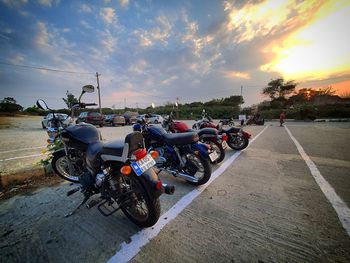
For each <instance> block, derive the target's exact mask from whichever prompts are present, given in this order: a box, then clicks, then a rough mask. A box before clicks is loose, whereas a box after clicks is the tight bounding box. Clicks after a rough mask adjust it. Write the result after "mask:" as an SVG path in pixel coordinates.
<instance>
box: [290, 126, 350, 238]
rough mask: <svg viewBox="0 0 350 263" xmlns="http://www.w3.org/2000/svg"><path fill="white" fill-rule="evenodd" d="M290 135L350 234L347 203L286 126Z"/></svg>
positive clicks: (349, 210)
mask: <svg viewBox="0 0 350 263" xmlns="http://www.w3.org/2000/svg"><path fill="white" fill-rule="evenodd" d="M284 127H285V128H286V130H287V132H288V134H289V136H290V138H291V139H292V140H293V142H294V143H295V145H296V147H297V149H298V151H299V153H300V155H301V157H303V159H304V161H305V163H306V164H307V166H308V167H309V169H310V172H311V174H312V176H313V177H314V179H315V181H316V183H317V184H318V186H319V187H320V188H321V190H322V192H323V194H324V195H325V196H326V198H327V199H328V201H329V202H330V203H331V205H332V206H333V208H334V210H335V212H336V213H337V215H338V217H339V220H340V222H341V224H342V225H343V227H344V229H345V230H346V232H347V233H348V235H349V236H350V209H349V207H348V206H347V205H346V203H345V202H344V201H343V200H342V199H341V198H340V197H339V196H338V195H337V194H336V192H335V191H334V189H333V187H332V186H331V185H330V184H329V183H328V182H327V181H326V180H325V179H324V177H323V176H322V174H321V173H320V171H319V170H318V169H317V166H316V165H315V163H314V162H313V161H312V160H311V159H310V157H309V156H308V155H307V154H306V153H305V151H304V149H303V147H301V145H300V143H299V142H298V141H297V140H296V139H295V138H294V136H293V135H292V133H291V132H290V130H289V129H288V128H287V126H284Z"/></svg>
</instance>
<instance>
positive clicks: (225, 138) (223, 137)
mask: <svg viewBox="0 0 350 263" xmlns="http://www.w3.org/2000/svg"><path fill="white" fill-rule="evenodd" d="M221 139H222V140H223V141H225V142H226V141H227V140H228V136H227V135H226V133H224V134H223V135H222V136H221Z"/></svg>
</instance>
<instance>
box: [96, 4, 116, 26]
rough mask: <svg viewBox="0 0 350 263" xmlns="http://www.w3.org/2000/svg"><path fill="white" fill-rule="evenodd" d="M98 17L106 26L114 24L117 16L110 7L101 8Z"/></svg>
mask: <svg viewBox="0 0 350 263" xmlns="http://www.w3.org/2000/svg"><path fill="white" fill-rule="evenodd" d="M100 16H101V17H102V20H103V21H104V22H105V23H106V24H115V23H116V22H117V15H116V13H115V10H114V9H113V8H111V7H105V8H101V11H100Z"/></svg>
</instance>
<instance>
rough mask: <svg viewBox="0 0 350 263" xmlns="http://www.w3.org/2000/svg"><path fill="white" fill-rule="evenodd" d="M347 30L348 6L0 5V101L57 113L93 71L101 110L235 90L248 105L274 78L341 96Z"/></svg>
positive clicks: (110, 0) (345, 85) (348, 50)
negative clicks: (40, 104) (40, 102)
mask: <svg viewBox="0 0 350 263" xmlns="http://www.w3.org/2000/svg"><path fill="white" fill-rule="evenodd" d="M349 25H350V1H349V0H343V1H342V0H339V1H320V0H317V1H313V0H307V1H299V0H286V1H283V0H274V1H215V0H207V1H204V0H196V1H185V0H178V1H177V0H166V1H164V0H163V1H161V0H159V1H155V0H145V1H133V0H119V1H118V0H105V1H102V0H101V1H63V0H61V1H60V0H37V1H34V0H0V80H1V84H0V85H1V88H0V99H2V98H3V97H8V96H10V97H14V98H15V99H16V100H17V101H18V103H19V104H21V105H22V106H24V107H28V106H32V105H33V104H34V103H35V101H36V99H37V98H42V99H44V100H46V101H47V103H48V104H49V105H50V106H51V107H53V108H62V107H64V106H65V105H64V102H63V101H62V99H61V98H62V97H64V96H65V92H66V90H69V91H70V92H72V93H73V94H75V95H76V96H78V95H79V92H80V90H81V87H82V86H83V85H86V84H93V85H95V86H96V77H95V72H99V73H100V74H101V76H100V85H101V93H102V106H103V107H113V106H114V107H115V108H123V107H124V105H125V104H126V106H128V107H136V105H137V106H138V107H142V108H144V107H147V106H149V105H151V103H154V104H155V105H162V104H164V103H167V102H171V103H175V101H176V98H177V97H178V98H179V102H180V103H186V102H192V101H208V100H210V99H213V98H221V97H226V96H230V95H239V94H240V92H241V86H243V96H244V100H245V105H246V106H248V105H252V104H254V103H258V102H260V101H262V100H264V99H267V98H264V97H262V95H261V90H262V88H263V87H264V86H265V85H266V84H267V83H268V82H269V81H270V80H271V79H273V78H277V77H283V78H284V79H286V80H295V81H297V82H298V83H299V85H298V87H299V88H303V87H317V88H320V87H325V86H329V85H332V87H334V88H335V89H336V90H337V92H338V94H348V95H349V94H350V30H349ZM31 67H36V68H41V69H34V68H31ZM43 68H48V69H55V70H59V71H48V70H44V69H43ZM60 71H68V73H67V72H66V73H65V72H60ZM85 101H88V102H97V101H98V100H97V93H94V94H89V95H88V96H86V98H85Z"/></svg>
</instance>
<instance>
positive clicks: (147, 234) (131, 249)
mask: <svg viewBox="0 0 350 263" xmlns="http://www.w3.org/2000/svg"><path fill="white" fill-rule="evenodd" d="M267 128H268V126H266V127H265V128H264V129H263V130H262V131H261V132H260V133H259V134H258V135H257V136H255V137H254V138H253V139H252V140H251V141H250V144H251V143H252V142H253V141H255V140H256V139H257V138H258V137H259V136H260V135H261V134H262V133H263V132H264V131H265V130H266V129H267ZM250 144H249V145H250ZM249 145H248V147H249ZM240 154H241V152H240V151H239V152H236V153H234V154H233V155H232V156H231V157H230V158H229V159H228V160H226V161H225V162H224V163H223V164H222V165H221V166H220V167H219V168H218V169H216V170H215V172H213V173H212V175H211V178H210V180H209V181H208V182H207V183H206V184H204V185H201V186H199V187H197V188H195V189H194V190H192V191H191V192H189V193H188V194H186V195H185V196H183V197H182V198H181V199H180V200H179V201H178V202H177V203H176V204H175V205H173V206H172V207H171V208H170V209H169V210H168V211H167V212H166V213H164V214H163V215H162V216H161V217H160V218H159V220H158V222H157V224H155V225H154V226H153V227H152V228H145V229H143V230H141V231H139V232H138V233H136V234H134V235H133V236H132V237H131V242H130V243H126V242H123V243H122V244H121V249H120V250H119V251H118V252H117V253H116V254H115V255H114V256H113V257H112V258H111V259H109V260H108V263H120V262H128V261H129V260H131V259H132V258H133V257H135V256H136V255H137V254H138V253H139V252H140V251H141V248H142V247H143V246H145V245H146V244H147V243H149V242H150V241H151V240H152V239H153V238H155V237H156V236H157V235H158V234H159V232H160V231H161V230H162V229H163V228H164V227H165V226H166V225H167V224H168V223H170V222H171V221H172V220H173V219H175V218H176V217H177V216H178V215H179V214H180V213H181V212H182V211H183V210H184V209H185V208H186V207H187V206H188V205H189V204H191V203H192V201H193V200H194V199H195V198H196V197H197V196H199V195H200V193H202V192H203V191H204V190H205V189H206V188H207V187H208V186H209V185H210V184H211V183H212V182H213V181H214V180H215V179H216V178H217V177H219V176H220V175H221V174H222V173H223V172H224V171H225V170H226V169H227V167H229V165H231V164H232V163H233V162H234V161H235V160H236V158H237V157H238V156H239V155H240Z"/></svg>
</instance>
